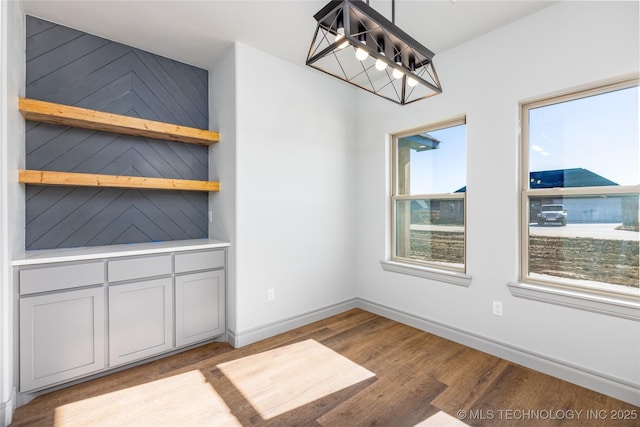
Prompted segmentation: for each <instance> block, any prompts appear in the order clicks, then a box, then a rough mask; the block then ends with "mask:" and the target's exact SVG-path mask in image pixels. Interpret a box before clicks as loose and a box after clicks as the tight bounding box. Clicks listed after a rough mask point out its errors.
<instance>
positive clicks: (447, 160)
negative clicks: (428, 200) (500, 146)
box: [411, 125, 467, 194]
mask: <svg viewBox="0 0 640 427" xmlns="http://www.w3.org/2000/svg"><path fill="white" fill-rule="evenodd" d="M466 132H467V130H466V125H460V126H454V127H450V128H446V129H441V130H437V131H433V132H428V133H429V135H431V136H433V137H434V138H436V139H438V140H440V141H441V142H440V146H439V148H438V149H437V150H428V151H420V152H416V151H414V150H411V194H437V193H453V192H454V191H456V190H458V189H459V188H461V187H464V186H465V185H467V163H466V162H467V144H466Z"/></svg>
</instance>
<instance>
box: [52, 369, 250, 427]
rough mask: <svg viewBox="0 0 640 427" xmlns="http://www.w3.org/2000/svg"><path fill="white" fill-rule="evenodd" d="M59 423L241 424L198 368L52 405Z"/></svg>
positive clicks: (59, 426)
mask: <svg viewBox="0 0 640 427" xmlns="http://www.w3.org/2000/svg"><path fill="white" fill-rule="evenodd" d="M54 420H55V421H54V425H55V426H56V427H63V426H66V427H68V426H92V427H96V426H99V427H110V426H114V427H115V426H118V427H119V426H125V425H128V426H136V427H145V426H154V427H156V426H179V425H206V426H230V427H233V426H241V424H240V422H239V421H238V420H237V419H236V418H235V417H234V416H233V415H232V414H231V410H230V409H229V407H228V406H227V405H226V404H225V402H224V400H223V399H222V398H221V397H220V396H219V395H218V393H216V391H215V390H214V389H213V387H212V386H211V385H210V384H209V383H208V382H207V380H206V379H205V377H204V375H202V372H200V371H199V370H194V371H189V372H186V373H184V374H179V375H173V376H171V377H168V378H164V379H161V380H157V381H152V382H149V383H145V384H141V385H138V386H135V387H129V388H125V389H122V390H118V391H115V392H112V393H107V394H103V395H100V396H97V397H92V398H89V399H84V400H80V401H77V402H73V403H70V404H67V405H63V406H59V407H57V408H56V409H55V413H54Z"/></svg>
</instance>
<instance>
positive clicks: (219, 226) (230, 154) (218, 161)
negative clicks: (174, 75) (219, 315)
mask: <svg viewBox="0 0 640 427" xmlns="http://www.w3.org/2000/svg"><path fill="white" fill-rule="evenodd" d="M209 70H210V71H209V87H210V91H209V92H210V94H209V112H210V113H209V129H212V130H214V131H217V132H219V133H220V141H221V142H219V143H217V144H214V145H213V146H212V147H211V148H209V175H210V176H209V179H210V180H211V181H219V182H220V183H221V185H220V191H218V192H215V193H210V194H209V209H210V210H211V213H212V223H211V224H210V226H209V236H211V237H213V238H216V239H221V240H226V241H229V242H235V241H236V219H235V212H236V83H235V82H236V77H235V73H236V63H235V47H234V48H230V49H229V50H228V51H227V52H226V53H225V54H224V56H223V57H222V58H221V59H219V60H218V61H217V62H216V63H215V64H213V66H212V67H210V68H209ZM235 271H236V245H235V244H232V245H231V246H230V247H229V248H228V250H227V281H228V284H227V327H228V328H230V329H231V330H234V331H235V330H236V301H237V298H236V292H235V286H232V285H231V284H234V283H235Z"/></svg>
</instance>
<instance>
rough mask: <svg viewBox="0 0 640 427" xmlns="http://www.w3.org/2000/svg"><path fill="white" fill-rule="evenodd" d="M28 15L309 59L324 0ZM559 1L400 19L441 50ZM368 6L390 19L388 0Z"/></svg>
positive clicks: (404, 13) (248, 0) (125, 39)
mask: <svg viewBox="0 0 640 427" xmlns="http://www.w3.org/2000/svg"><path fill="white" fill-rule="evenodd" d="M23 3H24V5H25V11H26V13H27V14H30V15H34V16H37V17H40V18H43V19H46V20H49V21H53V22H56V23H59V24H62V25H65V26H69V27H72V28H76V29H79V30H82V31H85V32H88V33H91V34H95V35H98V36H101V37H105V38H108V39H110V40H114V41H118V42H122V43H125V44H128V45H130V46H134V47H138V48H141V49H144V50H147V51H150V52H153V53H157V54H160V55H163V56H166V57H169V58H172V59H175V60H178V61H182V62H186V63H189V64H192V65H196V66H199V67H203V68H210V67H211V65H212V64H213V63H214V62H215V60H216V58H217V57H219V56H220V55H221V54H222V53H223V52H224V51H225V50H226V49H227V48H228V47H229V46H230V45H231V43H232V42H233V41H235V40H237V41H240V42H243V43H245V44H247V45H249V46H253V47H255V48H257V49H259V50H262V51H264V52H267V53H270V54H272V55H275V56H278V57H281V58H283V59H285V60H287V61H291V62H293V63H296V64H304V62H305V59H306V55H307V52H308V49H309V45H310V43H311V39H312V37H313V33H314V31H315V25H316V22H315V20H314V19H313V15H314V14H315V13H316V12H317V11H319V10H320V9H321V8H322V7H323V6H324V5H325V4H326V3H327V0H321V1H316V0H297V1H285V0H282V1H272V0H235V1H228V0H226V1H223V0H208V1H206V0H200V1H186V0H174V1H168V0H157V1H156V0H144V1H123V0H110V1H93V0H84V1H83V0H71V1H58V0H40V1H30V0H25V1H23ZM553 3H556V1H542V0H536V1H504V0H502V1H482V0H459V1H453V0H397V1H396V3H395V10H396V16H395V23H396V25H397V26H398V27H400V28H402V29H403V30H404V31H405V32H406V33H408V34H409V35H411V36H412V37H413V38H415V39H416V40H417V41H419V42H421V43H422V44H423V45H425V46H426V47H427V48H429V49H430V50H432V51H433V52H435V54H436V57H435V60H436V61H437V55H438V53H442V52H444V51H445V50H447V49H450V48H452V47H454V46H456V45H458V44H461V43H464V42H466V41H468V40H470V39H472V38H475V37H477V36H479V35H482V34H484V33H487V32H489V31H492V30H494V29H496V28H499V27H501V26H503V25H506V24H508V23H510V22H513V21H515V20H518V19H521V18H523V17H525V16H527V15H529V14H532V13H535V12H537V11H539V10H541V9H543V8H545V7H548V6H550V5H551V4H553ZM370 5H371V6H372V7H374V9H376V10H377V11H378V12H380V13H382V14H383V15H384V16H386V17H387V18H388V19H389V20H391V1H390V0H377V1H376V0H371V1H370Z"/></svg>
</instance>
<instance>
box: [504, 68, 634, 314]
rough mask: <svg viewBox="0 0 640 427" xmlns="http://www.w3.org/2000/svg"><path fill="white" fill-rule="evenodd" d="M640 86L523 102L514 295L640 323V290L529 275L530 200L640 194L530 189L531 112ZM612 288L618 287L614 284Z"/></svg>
mask: <svg viewBox="0 0 640 427" xmlns="http://www.w3.org/2000/svg"><path fill="white" fill-rule="evenodd" d="M638 86H640V78H639V77H638V76H633V77H627V78H625V79H622V80H619V81H615V82H608V83H603V84H599V85H592V86H589V87H587V88H584V89H580V90H571V91H568V92H566V93H562V94H556V95H551V96H547V97H540V98H537V99H533V100H530V101H524V102H521V103H520V108H519V110H520V144H519V147H520V151H521V155H520V191H521V200H520V203H519V207H520V212H519V213H520V257H519V258H520V263H519V272H518V276H519V281H518V283H508V284H507V285H508V287H509V289H510V291H511V293H512V295H514V296H516V297H521V298H526V299H532V300H536V301H543V302H550V303H554V304H559V305H564V306H569V307H573V308H580V309H584V310H588V311H592V312H597V313H603V314H610V315H616V316H618V317H623V318H627V319H632V320H636V321H640V314H639V313H636V312H635V310H637V309H638V308H640V304H639V302H640V289H637V290H636V289H631V290H629V289H626V288H625V287H623V286H620V289H619V290H618V289H605V288H604V287H598V286H590V285H588V284H586V283H585V284H584V285H582V284H573V283H571V281H570V280H563V279H562V278H558V279H557V280H554V279H550V280H545V279H537V278H534V277H530V276H529V273H528V272H529V244H528V242H529V224H530V218H529V199H530V198H533V197H546V196H549V197H558V198H560V197H569V196H581V195H582V196H597V195H617V194H620V195H621V194H640V185H623V186H601V187H600V186H599V187H562V188H542V189H531V188H530V187H529V181H530V180H529V174H530V170H529V166H530V163H529V160H530V159H529V143H530V142H529V121H528V117H529V114H528V113H529V111H530V110H532V109H535V108H539V107H544V106H549V105H554V104H559V103H562V102H568V101H573V100H578V99H582V98H587V97H590V96H595V95H601V94H606V93H610V92H614V91H616V90H622V89H628V88H631V87H638ZM612 286H616V285H614V284H612Z"/></svg>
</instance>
